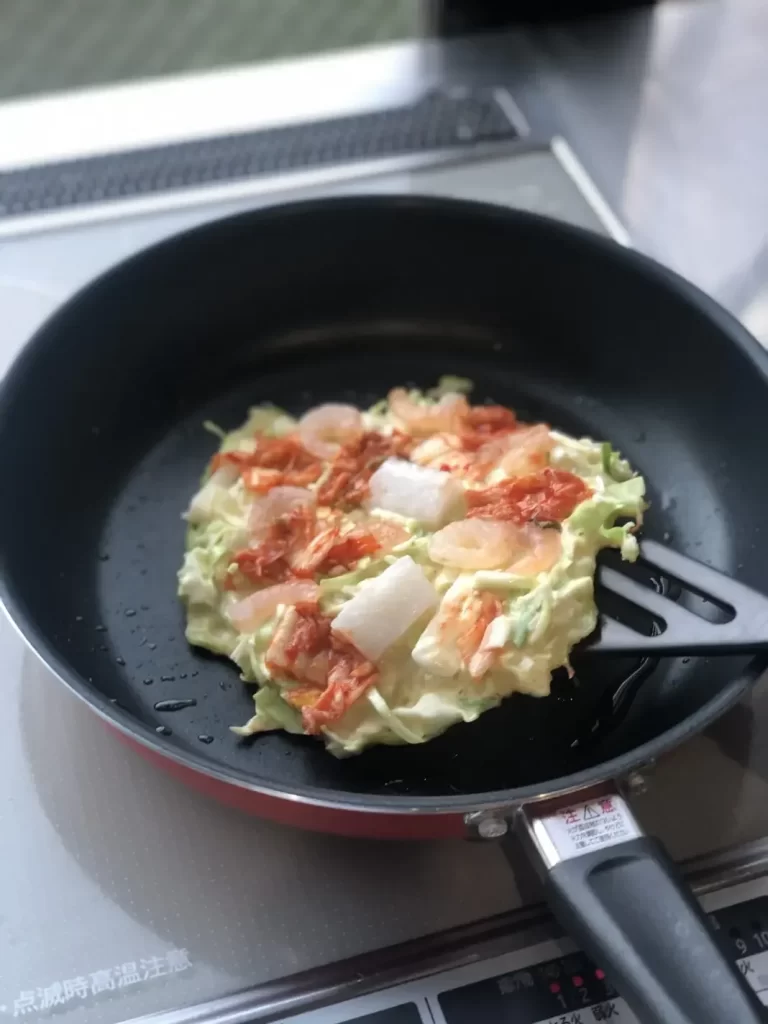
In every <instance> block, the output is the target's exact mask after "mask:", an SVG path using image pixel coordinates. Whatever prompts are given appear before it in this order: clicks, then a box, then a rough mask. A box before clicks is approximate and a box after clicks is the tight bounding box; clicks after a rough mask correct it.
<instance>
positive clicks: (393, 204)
mask: <svg viewBox="0 0 768 1024" xmlns="http://www.w3.org/2000/svg"><path fill="white" fill-rule="evenodd" d="M361 206H364V207H367V208H370V207H380V208H382V209H384V210H390V211H391V210H392V209H393V208H412V209H415V210H419V209H421V210H424V211H427V212H429V211H435V212H436V211H440V210H445V211H448V212H453V213H462V212H463V213H464V214H472V215H474V216H476V217H477V216H483V217H488V218H490V219H493V220H497V221H498V220H499V219H504V220H507V221H508V222H510V223H515V222H519V223H522V224H529V225H531V224H536V225H539V226H540V227H543V228H544V229H545V230H547V231H550V232H556V233H558V234H559V235H560V236H561V237H563V236H564V237H566V238H570V239H571V240H574V241H579V242H580V243H581V244H587V245H591V246H593V247H595V248H597V249H599V250H603V251H604V252H609V251H610V252H611V253H613V254H614V256H615V257H617V258H619V259H620V260H621V261H623V262H624V263H625V265H626V266H627V267H634V268H635V270H636V271H637V272H638V273H640V274H642V275H643V276H645V277H646V278H651V279H653V280H655V281H656V282H657V283H658V284H659V285H660V286H662V287H664V288H665V289H667V290H670V291H673V292H676V293H677V294H678V296H679V297H681V298H682V299H684V300H685V301H686V302H687V303H688V304H689V305H691V306H694V307H695V308H696V309H697V310H698V312H699V313H700V314H701V315H702V316H704V317H705V318H707V319H709V320H710V321H711V322H713V323H714V325H715V326H716V327H717V328H719V329H720V331H721V332H722V333H723V334H724V335H726V336H727V337H728V338H729V339H730V341H731V343H732V344H733V345H735V346H736V347H737V348H738V349H739V350H740V351H741V352H742V353H743V354H744V355H745V356H746V358H747V359H748V360H749V362H750V363H751V364H752V366H753V367H754V369H755V371H756V372H758V373H759V374H760V375H761V376H762V377H763V379H764V381H766V383H768V352H766V350H765V349H764V348H763V347H762V346H761V345H760V343H759V342H758V341H757V340H756V339H755V338H754V337H753V336H752V335H751V334H750V333H749V332H748V331H747V330H746V328H745V327H744V326H743V325H742V324H741V323H740V322H739V321H738V320H737V319H736V318H735V317H734V316H733V315H732V314H731V313H729V312H728V311H727V310H725V309H724V308H723V307H722V306H720V305H719V304H718V303H717V302H716V301H715V300H714V299H712V298H710V297H709V296H708V295H707V294H706V293H704V292H703V291H701V289H699V288H698V287H697V286H696V285H694V284H692V283H691V282H689V281H687V280H686V279H685V278H683V277H681V276H680V275H679V274H677V273H676V272H675V271H673V270H671V269H669V268H667V267H665V266H663V265H661V264H660V263H658V262H656V261H655V260H654V259H652V258H651V257H648V256H646V255H644V254H642V253H639V252H637V251H636V250H634V249H628V248H625V247H623V246H620V245H618V244H617V243H616V242H614V241H613V240H611V239H609V238H603V237H601V236H599V235H597V234H594V233H593V232H590V231H587V230H585V229H583V228H579V227H576V226H574V225H569V224H565V223H563V222H562V221H559V220H556V219H554V218H551V217H546V216H543V215H540V214H534V213H529V212H527V211H521V210H514V209H511V208H507V207H502V206H499V205H496V204H493V203H486V202H479V201H476V200H466V199H453V198H448V197H438V196H424V195H408V196H402V195H394V196H393V195H375V194H374V195H370V194H362V195H354V196H337V197H320V198H315V199H309V200H299V201H296V202H293V203H286V204H277V205H275V206H271V207H266V208H260V209H256V210H250V211H245V212H240V213H236V214H233V215H229V216H226V217H220V218H217V219H214V220H211V221H207V222H205V223H203V224H200V225H196V226H194V227H192V228H190V229H188V230H185V231H181V232H178V233H175V234H173V235H171V236H169V237H167V238H164V239H162V240H161V241H159V242H157V243H155V244H154V245H152V246H149V247H148V248H146V249H143V250H140V251H139V252H138V253H134V254H133V255H131V256H129V257H128V258H127V259H125V260H122V261H121V262H119V263H118V264H116V265H115V266H111V267H108V268H107V269H105V271H104V272H103V273H101V274H100V275H98V276H97V277H96V278H94V279H93V280H92V281H90V282H88V283H87V284H86V285H85V286H84V287H83V288H81V289H80V290H78V292H76V293H75V295H73V296H72V297H71V298H70V299H68V300H67V302H65V303H64V305H63V306H62V307H60V308H59V309H58V310H56V311H55V312H54V314H53V318H51V319H56V320H58V319H59V317H60V316H62V315H64V314H66V312H67V311H70V310H71V309H72V307H73V306H75V304H76V303H77V302H78V301H79V300H80V299H81V297H82V296H83V295H84V294H85V293H86V292H90V291H91V290H92V289H93V288H96V287H99V286H102V285H103V284H104V283H105V282H108V281H109V279H110V278H111V277H112V276H113V275H117V274H121V273H123V272H124V271H125V270H126V268H128V267H129V266H131V265H132V264H134V262H135V261H139V260H144V259H146V258H147V257H149V256H151V255H152V254H154V253H156V252H158V251H159V250H162V249H163V248H165V247H166V246H172V245H178V244H179V242H180V241H181V240H183V239H192V238H194V237H197V236H201V235H204V234H208V233H211V232H219V231H224V232H226V231H227V230H229V229H230V228H231V227H232V226H234V225H238V224H242V223H243V222H244V221H248V220H258V221H259V222H263V221H264V220H265V219H270V218H275V217H277V218H280V219H283V218H287V217H293V216H307V215H312V213H313V212H315V211H317V210H318V209H319V210H321V211H332V210H334V209H342V210H343V209H352V210H354V209H355V208H359V207H361ZM50 323H51V320H48V321H46V322H45V323H44V324H43V325H42V326H41V327H40V328H39V329H38V330H37V331H36V332H35V333H34V334H33V336H32V337H31V338H30V339H29V340H28V341H27V342H26V343H25V344H24V345H23V347H22V348H21V350H20V351H19V352H18V353H17V355H16V357H15V358H14V360H13V361H12V363H11V365H10V366H9V367H8V370H7V372H6V374H5V376H4V379H3V380H2V381H0V411H2V406H3V405H4V404H5V402H6V401H8V398H9V395H10V392H11V388H12V385H13V382H14V379H15V378H16V377H17V375H18V374H19V373H20V372H22V370H23V364H25V363H26V361H27V359H29V358H30V357H31V356H32V354H33V352H34V350H35V349H36V347H37V346H39V345H40V343H41V341H43V340H44V338H45V335H46V333H47V329H48V327H49V325H50ZM0 607H1V608H2V610H3V611H4V612H5V613H6V616H7V618H8V619H9V621H10V622H11V624H12V625H13V626H14V628H15V629H16V631H17V632H18V634H19V635H20V636H21V638H22V639H23V640H24V642H25V644H26V645H27V646H28V647H29V649H30V650H31V651H32V653H34V654H35V655H36V656H37V657H38V659H39V660H40V662H41V663H42V664H43V665H44V666H45V667H46V668H47V669H48V670H49V671H50V672H51V673H52V674H53V675H54V676H55V677H56V678H57V679H58V681H59V682H61V683H62V684H63V685H65V686H66V687H67V689H69V690H70V691H71V692H72V693H74V694H75V696H77V697H78V698H79V699H80V700H82V701H83V702H84V703H85V704H87V705H88V706H89V707H90V708H91V710H93V711H95V712H96V714H98V715H99V717H101V718H102V719H103V720H104V721H106V722H107V723H108V724H109V725H111V726H113V727H115V728H116V729H118V730H119V731H120V732H121V733H123V734H124V735H126V736H127V737H129V738H130V739H132V740H133V741H135V742H137V743H139V744H140V745H141V746H143V747H145V748H147V749H148V750H150V751H152V752H154V753H155V754H157V755H159V756H160V757H163V758H166V759H169V760H171V761H174V762H176V763H177V764H179V765H181V766H182V767H186V768H188V769H191V770H192V771H195V772H198V773H200V774H202V775H204V776H207V777H209V778H211V779H214V780H217V781H219V782H222V783H225V784H228V785H231V786H234V787H236V788H238V789H241V790H245V791H250V792H253V793H258V794H261V795H264V796H267V797H273V798H277V799H285V800H288V801H291V802H293V803H296V804H302V805H305V806H309V807H318V808H325V809H331V810H337V811H346V812H349V813H354V814H368V815H373V816H376V815H393V814H395V815H403V816H418V815H433V816H439V815H460V814H467V813H471V812H474V811H478V810H488V809H493V808H501V807H504V808H507V807H509V808H513V807H516V806H519V805H521V804H523V803H528V802H532V801H536V800H541V799H545V798H548V797H552V796H554V795H563V794H568V793H571V792H573V793H575V792H577V791H578V790H581V789H584V788H585V787H588V786H590V785H594V784H595V783H598V782H601V781H604V780H606V779H611V778H620V777H621V776H623V775H626V774H627V773H629V772H631V771H633V770H634V769H637V768H638V767H640V766H642V765H643V764H647V763H648V762H650V761H652V760H654V759H655V758H657V757H658V756H659V755H660V754H664V753H666V752H668V751H669V750H671V749H673V748H674V747H676V746H677V745H678V744H680V743H682V742H683V741H684V740H685V739H687V738H689V737H692V736H694V735H696V734H697V733H698V732H700V731H701V730H702V729H704V728H705V727H706V726H707V725H709V724H710V723H711V722H712V721H714V720H715V719H716V718H718V717H719V716H720V715H721V714H723V713H724V712H725V711H726V710H727V709H728V708H730V707H731V706H732V705H733V704H735V703H736V702H737V701H738V699H739V698H740V697H741V696H742V694H743V693H744V692H745V691H746V690H747V689H748V688H749V687H750V686H751V685H753V684H754V683H755V682H756V681H757V680H758V678H759V677H760V676H761V675H762V674H763V672H764V671H765V670H766V668H768V653H767V654H765V655H759V656H757V657H755V658H754V659H752V661H750V662H749V664H748V665H747V666H746V668H745V669H744V671H743V672H742V673H741V674H740V675H738V676H737V677H736V678H735V679H733V680H731V681H730V682H729V683H728V684H727V685H725V686H724V687H723V688H722V690H721V691H720V692H719V693H718V694H717V695H716V696H715V697H713V698H712V699H711V700H709V701H707V703H705V704H704V705H702V706H701V707H700V708H698V709H697V710H696V711H695V712H694V713H693V714H691V715H689V716H687V717H686V718H684V719H683V720H682V721H681V722H679V723H678V724H677V725H675V726H673V727H672V728H671V729H667V730H666V731H664V732H663V733H661V734H660V735H658V736H655V737H654V738H653V739H652V740H649V741H647V742H646V743H644V744H642V745H640V746H639V747H635V748H634V749H632V750H631V751H629V752H627V753H625V754H622V755H620V756H618V757H615V758H612V759H611V760H609V761H605V762H601V763H599V764H597V765H594V766H592V767H590V768H588V769H584V770H583V771H581V772H577V773H574V774H572V775H568V776H562V777H559V778H554V779H550V780H547V781H546V782H543V783H539V784H534V785H529V786H525V787H518V788H515V789H506V790H493V791H488V792H484V793H481V794H475V795H472V796H470V795H467V794H460V795H451V796H431V797H430V796H423V797H418V798H413V797H410V796H407V795H397V794H391V795H389V794H388V795H384V794H368V793H343V792H340V791H335V790H334V791H329V790H325V789H322V788H314V787H309V786H295V787H287V786H283V785H281V784H280V783H279V782H273V781H269V780H260V779H259V778H258V777H256V776H253V775H250V774H249V773H247V772H243V771H241V770H239V769H236V768H233V767H231V766H225V765H221V766H219V765H218V764H217V763H216V762H214V761H212V760H209V759H208V758H207V757H206V756H205V755H204V754H195V753H193V752H191V751H185V750H182V749H180V748H178V747H176V746H174V745H172V744H171V743H169V742H167V741H165V740H163V739H162V738H160V737H159V736H158V735H157V734H156V733H155V732H153V731H151V730H150V728H149V727H148V726H144V725H143V724H142V723H140V722H137V721H136V720H135V719H133V718H132V717H131V716H130V715H129V714H128V712H126V711H123V710H122V709H120V708H119V707H116V706H115V705H114V704H112V703H111V702H110V701H109V700H108V698H106V697H104V696H103V695H102V694H100V693H99V692H98V691H96V690H93V689H92V687H91V686H90V685H89V684H88V683H87V681H86V680H85V679H84V678H83V677H81V676H80V675H79V673H77V672H76V671H74V670H71V669H70V668H69V667H68V666H67V665H66V663H65V662H64V660H63V659H62V658H60V657H59V655H58V653H57V651H56V650H55V648H54V646H53V644H51V643H50V642H49V641H48V640H47V639H46V638H45V636H44V635H42V633H41V632H40V631H39V630H38V628H37V626H36V625H35V624H34V621H33V619H32V617H31V616H30V615H28V614H27V613H26V612H25V610H24V608H23V606H22V604H21V602H19V601H17V600H16V598H15V597H14V594H13V592H12V588H10V587H9V586H8V584H7V581H6V580H5V579H4V578H2V577H0ZM329 756H330V755H329ZM330 794H332V795H330Z"/></svg>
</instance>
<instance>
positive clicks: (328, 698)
mask: <svg viewBox="0 0 768 1024" xmlns="http://www.w3.org/2000/svg"><path fill="white" fill-rule="evenodd" d="M331 622H332V620H331V619H330V617H328V616H326V615H322V614H320V613H319V612H318V611H317V609H315V608H312V607H308V606H305V605H300V606H299V607H294V608H288V609H286V612H285V614H284V615H283V617H282V619H281V620H280V624H279V626H278V628H277V630H276V631H275V635H274V636H273V638H272V642H271V643H270V645H269V649H268V650H267V654H266V663H267V668H268V669H269V670H270V672H272V673H274V674H275V675H279V676H284V677H287V678H289V679H293V680H294V681H295V682H297V683H299V686H298V687H296V688H293V689H289V690H286V691H285V699H286V700H287V701H288V702H289V703H290V704H292V705H293V706H294V707H297V708H300V709H301V714H302V721H303V724H304V731H305V732H306V733H308V734H309V735H316V734H317V733H319V732H320V730H321V729H322V728H323V726H325V725H330V724H331V723H332V722H335V721H337V720H338V719H339V718H341V717H342V715H343V714H344V713H345V712H346V711H347V710H348V709H349V708H350V707H351V706H352V704H354V702H355V701H356V700H357V699H358V698H359V697H361V696H362V695H363V693H365V691H366V690H367V689H368V688H369V687H370V686H373V685H375V683H376V682H377V680H378V670H377V669H376V666H375V665H373V664H372V663H371V662H370V661H368V660H367V658H366V657H365V656H364V655H363V654H361V653H360V651H358V649H357V648H356V647H355V646H354V645H353V644H352V643H350V642H349V641H348V640H345V639H344V638H342V637H339V636H335V635H334V634H333V632H332V630H331Z"/></svg>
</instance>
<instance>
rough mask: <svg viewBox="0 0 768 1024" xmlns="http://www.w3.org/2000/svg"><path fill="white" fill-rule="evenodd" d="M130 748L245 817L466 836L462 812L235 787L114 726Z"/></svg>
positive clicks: (322, 827) (383, 834) (336, 830)
mask: <svg viewBox="0 0 768 1024" xmlns="http://www.w3.org/2000/svg"><path fill="white" fill-rule="evenodd" d="M109 728H110V731H112V732H113V733H114V734H115V735H116V736H117V737H119V739H121V740H122V741H123V742H124V743H125V744H127V746H129V747H131V749H133V750H135V751H136V752H137V753H139V754H141V756H142V757H143V758H145V759H146V760H147V761H149V762H150V763H151V764H153V765H155V766H156V767H157V768H160V769H162V770H163V771H165V772H167V773H168V774H169V775H172V776H173V777H174V778H176V779H179V780H180V781H181V782H183V783H184V784H185V785H186V786H189V787H190V789H194V790H196V791H197V792H198V793H203V794H204V795H205V796H207V797H211V798H212V799H213V800H216V801H217V802H218V803H221V804H225V805H226V806H227V807H234V808H236V809H237V810H238V811H244V812H245V813H246V814H253V815H256V816H257V817H259V818H267V819H268V820H269V821H276V822H278V823H279V824H280V825H292V826H294V827H296V828H303V829H308V830H310V831H312V832H330V833H333V834H335V835H341V836H351V837H355V838H364V839H456V838H466V836H467V829H466V826H465V824H464V818H463V816H462V815H461V814H373V813H368V812H366V811H353V810H345V809H344V808H336V807H321V806H316V805H313V804H307V803H302V802H299V801H293V800H290V799H286V798H284V797H281V796H269V795H268V794H266V793H258V792H256V791H254V790H251V789H245V788H244V787H242V786H237V785H235V784H234V783H230V782H223V781H222V780H221V779H216V778H213V777H212V776H210V775H206V774H204V773H203V772H199V771H197V770H196V769H194V768H190V767H189V766H188V765H183V764H180V763H179V762H178V761H175V760H173V759H172V758H169V757H165V756H164V755H163V754H161V753H160V752H159V751H157V750H151V749H150V748H149V747H146V746H144V744H143V743H139V742H137V741H136V740H134V739H131V737H130V736H126V734H125V733H123V732H121V731H120V730H118V729H114V728H112V727H111V726H110V727H109Z"/></svg>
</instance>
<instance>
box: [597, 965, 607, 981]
mask: <svg viewBox="0 0 768 1024" xmlns="http://www.w3.org/2000/svg"><path fill="white" fill-rule="evenodd" d="M595 977H596V978H597V980H598V981H604V980H605V971H601V970H600V968H599V967H598V968H597V970H596V971H595Z"/></svg>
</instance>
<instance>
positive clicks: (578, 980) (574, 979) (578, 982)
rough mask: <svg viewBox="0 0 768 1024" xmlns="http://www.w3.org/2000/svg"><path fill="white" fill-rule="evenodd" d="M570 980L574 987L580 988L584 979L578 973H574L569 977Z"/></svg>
mask: <svg viewBox="0 0 768 1024" xmlns="http://www.w3.org/2000/svg"><path fill="white" fill-rule="evenodd" d="M571 981H572V982H573V984H574V987H575V988H581V986H582V985H583V984H584V979H583V978H582V976H581V975H580V974H574V976H573V977H572V978H571Z"/></svg>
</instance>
